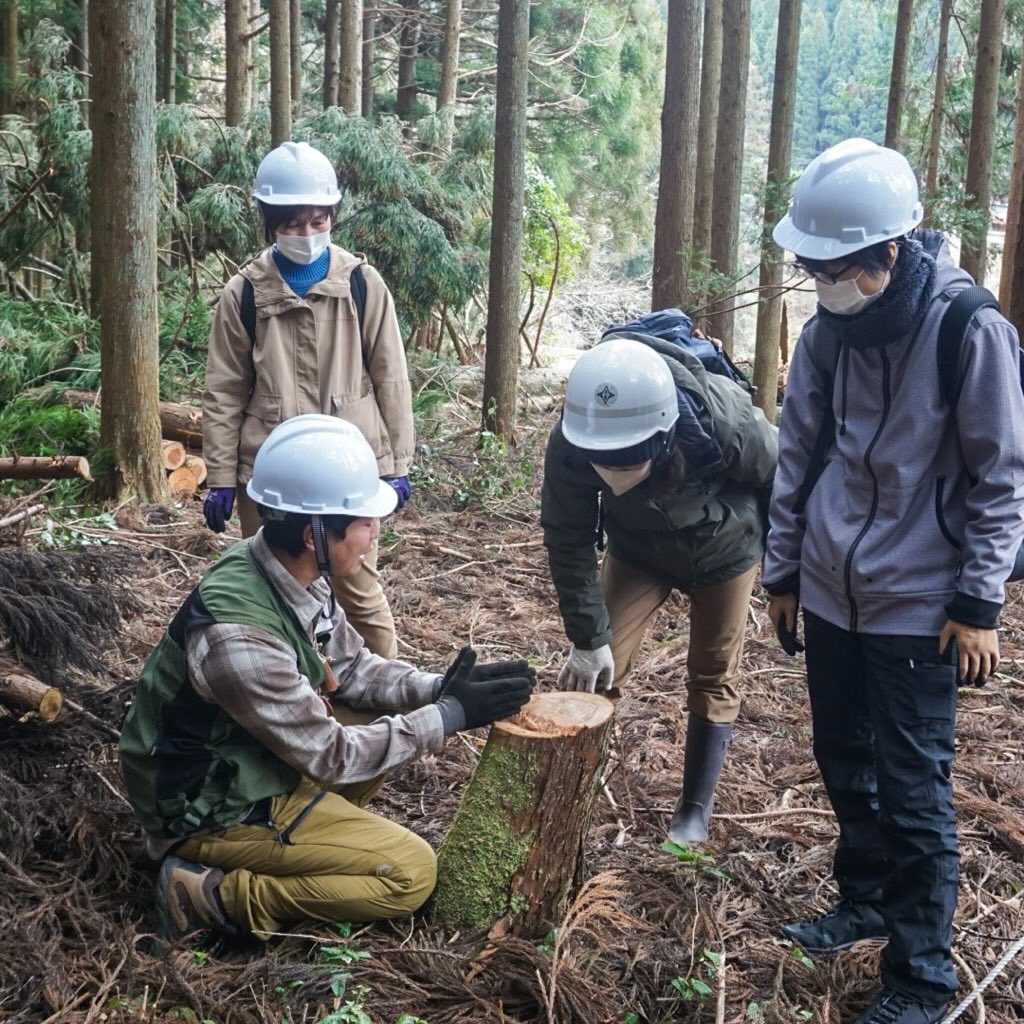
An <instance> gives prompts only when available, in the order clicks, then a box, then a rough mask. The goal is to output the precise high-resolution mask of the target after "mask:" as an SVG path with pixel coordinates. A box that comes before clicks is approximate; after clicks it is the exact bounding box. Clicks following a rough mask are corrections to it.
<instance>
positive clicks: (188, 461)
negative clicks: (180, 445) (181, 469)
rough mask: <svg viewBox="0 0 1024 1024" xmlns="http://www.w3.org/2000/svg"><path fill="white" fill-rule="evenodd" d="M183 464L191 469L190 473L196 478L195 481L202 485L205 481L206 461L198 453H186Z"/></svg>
mask: <svg viewBox="0 0 1024 1024" xmlns="http://www.w3.org/2000/svg"><path fill="white" fill-rule="evenodd" d="M185 466H186V467H187V468H188V469H190V470H192V475H193V476H194V477H195V478H196V483H197V484H199V486H200V487H202V485H203V484H204V483H206V462H205V461H204V460H203V459H201V458H200V457H199V456H198V455H186V456H185Z"/></svg>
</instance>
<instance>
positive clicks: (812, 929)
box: [781, 900, 889, 953]
mask: <svg viewBox="0 0 1024 1024" xmlns="http://www.w3.org/2000/svg"><path fill="white" fill-rule="evenodd" d="M781 930H782V934H783V935H785V936H786V938H787V939H789V940H790V942H795V943H796V944H797V945H798V946H800V947H801V949H803V950H804V951H805V952H807V953H835V952H837V951H838V950H840V949H846V948H847V947H848V946H852V945H853V944H854V943H855V942H862V941H863V940H864V939H886V938H888V937H889V934H888V932H887V931H886V927H885V920H884V918H883V917H882V915H881V913H880V912H879V910H878V908H877V907H873V906H872V905H871V904H870V903H854V902H853V900H840V901H839V902H838V903H837V904H836V905H835V906H834V907H832V909H831V910H827V911H826V912H825V913H824V914H818V915H817V916H816V917H809V918H807V920H805V921H794V922H793V923H792V924H784V925H783V926H782V929H781Z"/></svg>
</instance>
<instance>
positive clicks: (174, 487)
mask: <svg viewBox="0 0 1024 1024" xmlns="http://www.w3.org/2000/svg"><path fill="white" fill-rule="evenodd" d="M167 483H168V484H169V485H170V488H171V494H173V495H175V496H176V497H179V498H181V497H189V496H190V495H193V494H195V493H196V491H197V490H199V484H198V483H197V482H196V476H195V473H193V472H192V470H191V469H189V468H188V466H182V467H181V469H176V470H175V471H174V472H173V473H171V474H169V475H168V477H167Z"/></svg>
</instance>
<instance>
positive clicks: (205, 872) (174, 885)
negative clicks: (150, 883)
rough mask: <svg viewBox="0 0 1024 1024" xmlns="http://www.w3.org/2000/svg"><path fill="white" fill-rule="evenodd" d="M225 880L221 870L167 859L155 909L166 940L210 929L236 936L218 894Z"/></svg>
mask: <svg viewBox="0 0 1024 1024" xmlns="http://www.w3.org/2000/svg"><path fill="white" fill-rule="evenodd" d="M223 880H224V872H223V871H221V869H220V868H207V867H203V865H202V864H194V863H193V862H192V861H190V860H182V859H181V857H165V858H164V862H163V864H162V865H161V866H160V877H159V878H158V879H157V883H156V910H157V914H158V915H159V917H160V933H161V934H162V935H163V937H164V938H166V939H180V938H182V936H185V935H188V934H189V933H191V932H197V931H207V930H212V931H219V932H226V933H228V934H234V933H235V931H236V929H235V927H234V926H233V925H232V923H231V922H230V921H229V920H228V917H227V915H226V914H225V913H224V908H223V905H222V904H221V902H220V897H219V896H218V895H217V886H218V885H220V883H221V882H222V881H223Z"/></svg>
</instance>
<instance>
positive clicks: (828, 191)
mask: <svg viewBox="0 0 1024 1024" xmlns="http://www.w3.org/2000/svg"><path fill="white" fill-rule="evenodd" d="M923 216H924V207H923V206H922V205H921V201H920V199H919V198H918V192H917V178H916V177H915V176H914V172H913V170H912V169H911V167H910V164H909V163H908V162H907V158H906V157H905V156H903V154H902V153H897V152H896V150H894V149H885V148H884V147H882V146H878V145H876V144H875V143H874V142H869V141H868V140H867V139H847V140H846V141H845V142H840V143H837V144H836V145H835V146H832V147H831V149H826V150H825V152H824V153H822V154H820V155H819V156H816V157H815V158H814V159H813V160H812V161H811V162H810V163H809V164H808V165H807V169H806V170H805V171H804V173H803V174H801V175H800V178H799V180H798V181H797V183H796V187H795V188H794V189H793V198H792V199H791V200H790V202H789V212H788V213H787V214H786V216H785V217H783V218H782V220H780V221H779V223H778V224H776V225H775V230H774V231H773V232H772V238H774V239H775V241H776V243H777V244H778V245H779V246H781V247H782V248H783V249H788V250H789V251H790V252H792V253H795V254H796V255H797V256H805V257H806V258H807V259H812V260H835V259H839V258H841V257H843V256H847V255H849V254H850V253H851V252H857V251H858V250H859V249H865V248H867V247H868V246H869V245H874V244H875V243H876V242H884V241H886V240H887V239H890V238H898V237H899V236H900V235H903V234H906V233H907V232H908V231H910V230H911V228H914V227H916V226H917V225H918V224H920V223H921V218H922V217H923Z"/></svg>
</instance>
